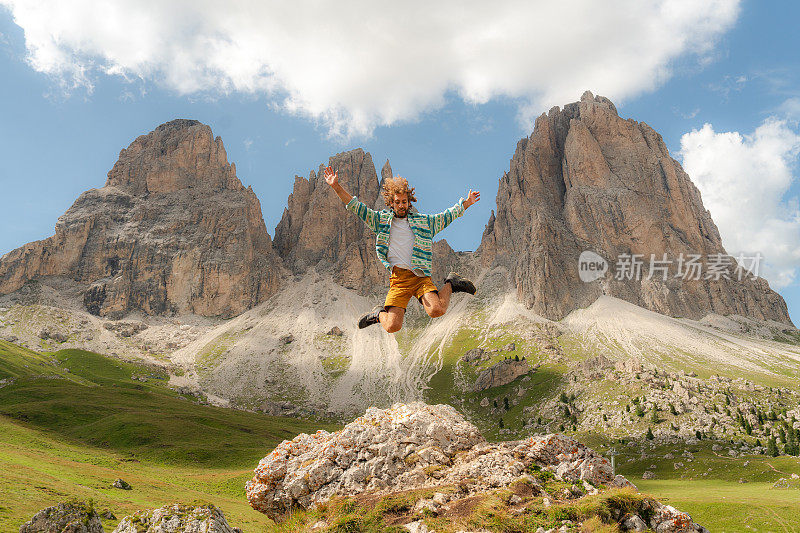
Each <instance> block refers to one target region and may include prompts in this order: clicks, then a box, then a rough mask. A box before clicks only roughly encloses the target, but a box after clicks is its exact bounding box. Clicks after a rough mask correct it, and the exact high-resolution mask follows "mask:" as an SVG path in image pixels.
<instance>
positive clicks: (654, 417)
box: [650, 408, 661, 424]
mask: <svg viewBox="0 0 800 533" xmlns="http://www.w3.org/2000/svg"><path fill="white" fill-rule="evenodd" d="M650 421H651V422H653V424H658V423H659V422H661V420H659V419H658V411H656V409H655V408H653V416H651V417H650Z"/></svg>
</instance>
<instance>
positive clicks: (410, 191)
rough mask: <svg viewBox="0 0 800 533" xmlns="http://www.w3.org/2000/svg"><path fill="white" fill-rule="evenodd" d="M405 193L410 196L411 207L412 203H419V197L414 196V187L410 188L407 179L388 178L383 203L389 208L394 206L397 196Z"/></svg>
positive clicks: (384, 184) (385, 181) (384, 183)
mask: <svg viewBox="0 0 800 533" xmlns="http://www.w3.org/2000/svg"><path fill="white" fill-rule="evenodd" d="M403 193H405V194H407V195H408V204H409V206H410V205H411V202H416V201H417V197H416V196H414V187H409V186H408V180H407V179H405V178H401V177H400V176H395V177H394V178H386V180H384V182H383V202H384V203H385V204H386V206H387V207H391V206H392V202H393V201H394V195H395V194H403Z"/></svg>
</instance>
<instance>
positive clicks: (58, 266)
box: [0, 120, 280, 317]
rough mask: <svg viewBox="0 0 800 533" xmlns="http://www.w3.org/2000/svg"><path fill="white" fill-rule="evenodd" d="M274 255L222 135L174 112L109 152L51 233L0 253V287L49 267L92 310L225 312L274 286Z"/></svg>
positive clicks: (16, 284)
mask: <svg viewBox="0 0 800 533" xmlns="http://www.w3.org/2000/svg"><path fill="white" fill-rule="evenodd" d="M279 263H280V261H279V259H278V258H277V256H276V255H275V254H274V252H273V250H272V242H271V239H270V236H269V234H268V233H267V230H266V227H265V225H264V220H263V218H262V215H261V205H260V203H259V201H258V198H256V195H255V193H254V192H253V191H252V189H251V188H249V187H248V188H245V187H244V186H243V185H242V183H241V182H240V181H239V179H238V178H237V177H236V168H235V166H234V165H233V164H228V161H227V155H226V153H225V148H224V147H223V144H222V140H221V139H220V138H219V137H217V138H214V136H213V135H212V133H211V129H210V128H209V127H208V126H206V125H204V124H201V123H199V122H197V121H194V120H173V121H172V122H168V123H166V124H162V125H161V126H159V127H158V128H156V129H155V130H154V131H152V132H150V133H149V134H147V135H142V136H140V137H139V138H137V139H136V140H135V141H133V142H132V143H131V145H130V146H129V147H128V148H127V149H125V150H122V151H121V152H120V156H119V160H118V161H117V163H116V164H115V165H114V168H112V169H111V171H110V172H109V173H108V179H107V181H106V184H105V186H104V187H102V188H100V189H91V190H89V191H87V192H85V193H83V194H82V195H81V196H80V197H79V198H78V199H77V200H76V201H75V203H74V204H73V205H72V207H70V208H69V209H68V210H67V212H66V213H65V214H64V215H63V216H62V217H61V218H59V220H58V223H57V224H56V228H55V235H54V236H52V237H49V238H47V239H44V240H41V241H36V242H33V243H29V244H26V245H25V246H23V247H21V248H18V249H16V250H13V251H11V252H9V253H7V254H6V255H5V256H3V257H2V258H0V294H6V293H9V292H12V291H16V290H17V289H19V288H20V287H21V286H22V285H23V284H24V283H25V282H26V281H28V280H32V279H38V278H44V277H48V276H60V277H66V278H71V279H73V280H75V281H77V282H78V283H80V284H82V285H83V286H84V287H85V291H84V296H83V300H84V304H85V306H86V308H87V309H88V310H89V311H90V312H92V313H94V314H98V315H102V316H107V315H110V316H112V317H113V316H120V315H122V314H124V313H126V312H128V311H130V310H134V309H139V310H142V311H144V312H146V313H149V314H171V313H195V314H199V315H206V316H225V317H229V316H234V315H237V314H240V313H241V312H243V311H245V310H247V309H249V308H251V307H253V306H254V305H256V304H258V303H260V302H262V301H264V300H265V299H266V298H267V297H268V296H269V295H271V294H272V293H273V292H275V290H276V289H277V285H278V276H277V269H278V268H279Z"/></svg>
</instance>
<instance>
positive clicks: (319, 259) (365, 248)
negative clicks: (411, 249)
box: [275, 148, 391, 291]
mask: <svg viewBox="0 0 800 533" xmlns="http://www.w3.org/2000/svg"><path fill="white" fill-rule="evenodd" d="M329 164H330V166H332V167H333V168H334V170H336V172H337V173H338V175H339V181H340V183H341V184H342V185H343V186H344V188H345V189H347V190H348V191H349V192H350V193H351V194H353V195H355V196H357V197H358V198H359V200H361V201H362V202H364V203H366V204H367V205H369V206H371V207H374V208H376V209H382V208H383V205H382V204H383V200H382V198H381V195H380V183H379V180H378V176H377V173H376V172H375V165H374V164H373V163H372V156H371V155H370V154H369V153H366V152H364V150H362V149H360V148H358V149H356V150H351V151H349V152H344V153H341V154H337V155H335V156H333V157H331V158H330V160H329ZM324 168H325V167H324V165H320V166H319V169H318V171H317V172H314V171H311V173H310V174H309V177H308V179H305V178H302V177H299V176H296V177H295V182H294V191H293V192H292V194H290V195H289V200H288V205H287V207H286V209H284V211H283V217H282V218H281V220H280V222H279V223H278V226H277V227H276V228H275V249H276V250H277V252H278V254H279V255H280V256H281V257H282V258H283V259H284V261H285V262H286V264H287V266H289V268H291V269H292V271H293V272H295V273H298V274H300V273H304V272H305V271H306V270H308V269H309V268H312V267H313V268H316V269H317V270H319V271H321V272H326V273H331V274H332V275H333V276H334V279H335V280H336V281H337V282H338V283H339V284H341V285H343V286H345V287H348V288H351V289H356V290H358V291H364V290H368V289H369V288H371V287H374V286H375V285H377V284H382V283H383V281H384V278H385V277H386V276H385V271H386V269H385V268H384V267H383V265H382V264H381V263H380V262H379V261H378V259H377V257H376V256H375V236H374V235H373V234H372V232H371V231H370V230H369V229H368V228H367V227H366V226H365V225H364V224H363V223H362V222H361V220H359V219H358V218H357V217H355V216H353V214H352V213H350V212H349V211H347V210H346V209H344V206H343V204H342V202H341V200H340V199H339V197H338V196H336V194H333V192H332V191H331V188H330V187H329V186H328V184H327V183H325V179H324V178H323V177H322V173H323V170H324ZM384 169H385V171H388V173H389V175H390V176H391V167H389V166H388V162H387V164H386V166H385V167H384Z"/></svg>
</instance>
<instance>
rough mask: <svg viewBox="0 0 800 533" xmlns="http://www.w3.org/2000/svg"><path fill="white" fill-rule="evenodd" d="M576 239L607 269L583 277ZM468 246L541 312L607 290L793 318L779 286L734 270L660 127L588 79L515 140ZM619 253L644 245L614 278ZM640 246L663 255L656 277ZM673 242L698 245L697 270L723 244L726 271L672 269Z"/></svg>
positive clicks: (696, 307)
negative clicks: (626, 274)
mask: <svg viewBox="0 0 800 533" xmlns="http://www.w3.org/2000/svg"><path fill="white" fill-rule="evenodd" d="M584 250H591V251H594V252H596V253H598V254H600V255H601V256H603V257H604V258H605V259H606V260H607V261H608V263H609V268H610V270H611V271H612V272H609V273H606V276H605V278H603V279H600V280H597V281H594V282H590V283H585V282H583V281H581V279H580V278H579V271H578V257H579V255H580V254H581V252H582V251H584ZM478 253H479V255H480V256H481V261H482V262H483V264H484V265H485V266H487V267H496V266H503V267H505V268H506V269H507V270H508V273H509V277H510V282H511V283H512V285H513V286H515V287H516V289H517V292H518V294H519V296H520V298H521V299H522V300H523V301H524V302H525V303H526V305H527V306H528V307H530V308H532V309H533V310H534V311H535V312H536V313H538V314H540V315H543V316H546V317H548V318H551V319H560V318H562V317H563V316H565V315H566V314H568V313H569V312H570V311H572V310H574V309H577V308H582V307H586V306H588V305H590V304H591V303H592V302H593V301H594V300H596V299H597V297H598V296H600V295H602V294H607V295H612V296H616V297H618V298H622V299H625V300H627V301H630V302H632V303H635V304H637V305H640V306H642V307H645V308H648V309H651V310H653V311H657V312H659V313H662V314H666V315H670V316H684V317H689V318H695V319H697V318H701V317H703V316H704V315H705V314H707V313H709V312H715V313H719V314H723V315H728V314H740V315H744V316H749V317H754V318H760V319H774V320H778V321H781V322H785V323H791V321H790V319H789V315H788V311H787V308H786V304H785V302H784V301H783V298H781V297H780V295H778V294H777V293H775V292H773V291H772V290H770V289H769V286H768V284H767V282H766V281H765V280H764V279H762V278H758V279H756V280H750V279H743V280H741V281H740V280H738V279H737V278H736V276H735V275H733V268H734V267H735V265H736V263H735V260H734V259H733V258H731V257H728V256H727V254H726V252H725V250H724V248H723V246H722V241H721V239H720V236H719V232H718V230H717V227H716V225H715V224H714V222H713V220H712V219H711V216H710V214H709V212H708V211H707V210H706V209H705V208H704V207H703V203H702V200H701V198H700V193H699V191H698V190H697V188H696V187H695V186H694V185H693V184H692V182H691V180H690V179H689V176H688V175H687V174H686V173H685V172H684V171H683V169H682V168H681V166H680V164H679V163H678V162H677V161H675V160H674V159H672V158H671V157H670V156H669V153H668V151H667V148H666V146H665V144H664V142H663V140H662V139H661V136H660V135H659V134H658V133H656V132H655V131H654V130H653V129H652V128H650V127H649V126H648V125H647V124H645V123H639V122H636V121H634V120H630V119H628V120H625V119H622V118H620V117H619V116H618V114H617V111H616V108H615V107H614V104H613V103H611V102H610V101H609V100H608V99H606V98H604V97H600V96H598V97H595V96H593V95H592V94H591V93H590V92H588V91H587V92H586V93H584V95H583V96H582V98H581V101H580V102H576V103H573V104H568V105H566V106H564V108H563V109H559V108H557V107H556V108H553V109H551V110H550V112H549V113H548V114H547V115H542V116H540V117H539V118H538V119H537V120H536V124H535V127H534V131H533V133H532V134H531V136H530V137H529V138H526V139H522V140H521V141H519V143H518V144H517V149H516V152H515V153H514V156H513V158H512V159H511V165H510V169H509V171H508V172H507V173H505V174H504V175H503V177H502V178H501V179H500V185H499V189H498V193H497V213H496V214H494V213H492V216H491V218H490V220H489V223H488V224H487V226H486V229H485V231H484V235H483V239H482V241H481V245H480V247H479V249H478ZM622 254H643V257H642V261H643V262H644V265H643V266H642V275H641V277H640V279H638V280H637V279H635V276H633V278H634V279H614V276H613V275H612V274H613V271H614V267H615V263H616V261H617V259H618V258H619V257H620V256H621V255H622ZM650 254H655V258H656V259H662V258H663V254H666V256H667V260H668V261H670V262H671V263H670V264H671V267H670V270H669V276H668V278H667V279H666V280H662V275H661V274H660V273H654V275H653V277H652V279H650V280H647V279H645V278H646V277H647V274H648V271H649V266H648V265H649V261H650ZM680 254H684V257H688V254H699V255H700V256H701V257H702V259H701V261H702V262H703V263H704V268H703V269H702V276H703V277H704V276H705V275H706V274H707V272H709V270H708V262H710V261H713V258H712V257H713V254H723V256H724V257H727V259H726V260H727V261H729V262H730V265H731V266H730V270H731V274H732V276H731V277H732V279H724V278H721V279H719V280H715V279H713V278H712V279H699V280H692V279H684V278H683V277H682V276H676V274H678V273H677V271H676V270H675V269H676V268H677V260H678V257H679V256H680Z"/></svg>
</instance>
